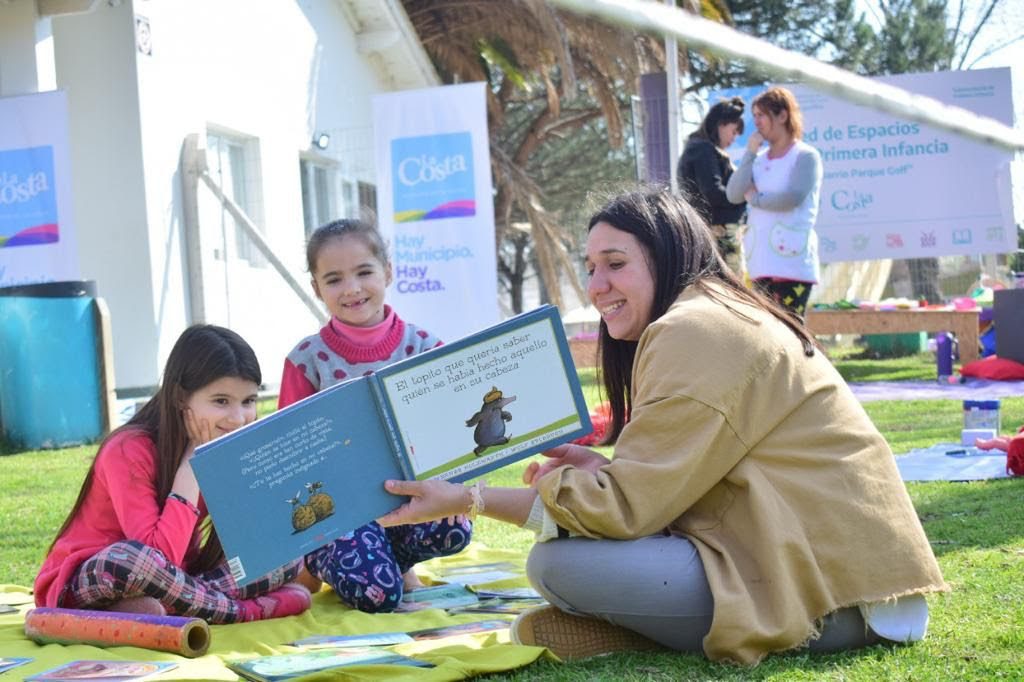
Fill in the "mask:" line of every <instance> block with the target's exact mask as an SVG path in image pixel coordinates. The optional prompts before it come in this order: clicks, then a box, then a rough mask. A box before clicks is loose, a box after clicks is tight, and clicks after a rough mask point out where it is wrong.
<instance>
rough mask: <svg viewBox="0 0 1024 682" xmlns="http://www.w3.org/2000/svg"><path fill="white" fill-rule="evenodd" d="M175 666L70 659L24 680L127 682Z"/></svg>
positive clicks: (39, 681)
mask: <svg viewBox="0 0 1024 682" xmlns="http://www.w3.org/2000/svg"><path fill="white" fill-rule="evenodd" d="M177 666H178V664H177V663H167V662H162V661H161V662H156V661H72V662H70V663H65V664H64V665H62V666H58V667H56V668H52V669H50V670H47V671H45V672H41V673H39V674H37V675H32V676H31V677H26V678H25V682H64V681H65V680H104V682H128V681H129V680H144V679H146V678H148V677H152V676H153V675H158V674H160V673H162V672H164V671H167V670H171V669H172V668H176V667H177Z"/></svg>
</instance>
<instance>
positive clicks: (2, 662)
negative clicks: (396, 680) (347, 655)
mask: <svg viewBox="0 0 1024 682" xmlns="http://www.w3.org/2000/svg"><path fill="white" fill-rule="evenodd" d="M409 639H412V638H411V637H410V638H409ZM31 660H32V659H31V658H9V657H5V656H0V673H2V672H5V671H7V670H10V669H11V668H17V667H18V666H19V665H25V664H26V663H28V662H29V661H31Z"/></svg>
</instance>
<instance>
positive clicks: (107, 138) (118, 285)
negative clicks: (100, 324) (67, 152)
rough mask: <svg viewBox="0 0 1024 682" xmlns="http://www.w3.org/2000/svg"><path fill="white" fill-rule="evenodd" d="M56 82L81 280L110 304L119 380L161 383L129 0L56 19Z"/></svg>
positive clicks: (130, 382) (125, 383) (119, 381)
mask: <svg viewBox="0 0 1024 682" xmlns="http://www.w3.org/2000/svg"><path fill="white" fill-rule="evenodd" d="M52 29H53V45H54V61H55V64H56V71H57V87H58V88H61V89H63V90H65V91H66V92H67V95H68V127H69V139H70V148H71V172H72V195H73V197H74V206H75V223H76V226H77V229H78V245H79V264H80V268H81V273H82V278H83V279H92V280H96V283H97V289H98V293H99V295H100V296H101V297H103V298H104V299H105V300H106V301H107V304H108V305H109V307H110V311H111V322H112V327H113V348H114V358H115V368H114V371H115V376H116V378H117V382H118V385H119V386H132V385H152V384H155V383H157V382H156V378H157V377H158V376H159V372H160V368H161V366H162V365H161V362H160V359H158V358H157V357H156V356H155V354H154V353H153V350H154V348H155V347H156V340H157V338H158V335H159V333H160V330H159V329H158V327H157V321H156V319H155V316H154V314H153V299H154V290H153V279H152V266H151V240H150V234H149V230H148V228H147V217H146V186H145V183H144V180H143V174H142V150H141V144H140V125H139V108H138V88H137V80H136V77H135V39H134V28H133V19H132V10H131V5H130V3H124V4H121V5H118V6H114V7H111V6H110V5H108V4H107V3H101V4H99V5H98V6H97V8H96V9H95V10H94V11H92V12H89V13H86V14H76V15H71V16H61V17H55V18H54V19H53V20H52Z"/></svg>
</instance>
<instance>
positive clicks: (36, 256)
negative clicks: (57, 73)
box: [0, 91, 80, 287]
mask: <svg viewBox="0 0 1024 682" xmlns="http://www.w3.org/2000/svg"><path fill="white" fill-rule="evenodd" d="M79 278H80V277H79V270H78V248H77V244H76V241H75V230H74V223H73V220H72V207H71V162H70V156H69V150H68V103H67V96H66V95H65V93H64V92H61V91H54V92H43V93H38V94H32V95H20V96H17V97H2V98H0V287H9V286H18V285H22V284H35V283H38V282H54V281H66V280H77V279H79Z"/></svg>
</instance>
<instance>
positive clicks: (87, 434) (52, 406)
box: [0, 281, 103, 450]
mask: <svg viewBox="0 0 1024 682" xmlns="http://www.w3.org/2000/svg"><path fill="white" fill-rule="evenodd" d="M95 300H96V283H95V282H92V281H87V282H48V283H45V284H31V285H26V286H16V287H6V288H0V432H2V436H3V439H4V440H6V441H7V442H8V443H9V444H11V445H13V446H14V447H16V448H20V449H26V450H38V449H42V448H59V447H64V446H66V445H78V444H81V443H85V442H91V441H94V440H96V439H98V438H99V437H100V435H101V434H102V432H103V406H102V393H101V390H102V389H101V385H102V379H101V374H100V359H99V357H100V355H99V353H98V352H97V348H98V335H97V324H96V312H95Z"/></svg>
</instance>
